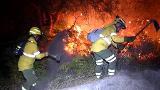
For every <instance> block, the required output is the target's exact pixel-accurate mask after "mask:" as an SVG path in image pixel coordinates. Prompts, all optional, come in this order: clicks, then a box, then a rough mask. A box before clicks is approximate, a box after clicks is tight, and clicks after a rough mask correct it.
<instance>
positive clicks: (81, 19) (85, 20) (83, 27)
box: [48, 0, 160, 56]
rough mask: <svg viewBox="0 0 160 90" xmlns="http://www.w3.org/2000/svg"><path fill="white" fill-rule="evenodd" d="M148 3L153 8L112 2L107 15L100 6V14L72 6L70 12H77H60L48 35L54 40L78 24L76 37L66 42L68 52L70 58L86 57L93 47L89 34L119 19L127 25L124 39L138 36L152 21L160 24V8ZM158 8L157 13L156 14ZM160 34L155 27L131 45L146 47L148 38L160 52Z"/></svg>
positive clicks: (124, 1) (126, 1)
mask: <svg viewBox="0 0 160 90" xmlns="http://www.w3.org/2000/svg"><path fill="white" fill-rule="evenodd" d="M115 1H116V0H115ZM142 1H143V0H142ZM104 2H105V3H109V2H108V1H107V0H104ZM157 2H158V1H157ZM145 3H149V4H151V5H150V6H151V7H150V8H148V7H144V6H141V4H142V5H143V3H139V0H135V1H132V0H118V4H116V2H112V4H113V5H112V13H110V12H107V11H103V9H104V7H105V6H104V5H103V4H102V5H98V6H97V7H98V10H99V11H97V10H95V8H94V7H93V6H92V5H90V4H87V6H86V7H84V6H79V7H76V6H74V5H73V4H72V5H71V7H70V8H71V9H72V8H74V7H76V8H77V10H76V11H72V10H70V9H68V10H66V9H64V11H65V12H64V11H63V10H62V11H60V12H58V17H57V20H56V22H54V24H53V21H52V19H53V18H52V17H54V16H53V15H52V14H51V16H50V19H51V24H50V31H49V34H48V35H49V36H50V37H51V38H53V37H54V36H55V35H56V34H57V33H58V32H60V31H63V30H66V29H69V28H70V27H71V26H72V25H73V24H74V22H75V25H74V27H73V28H72V29H71V32H72V36H71V37H68V38H67V39H66V40H64V41H65V43H66V46H65V50H66V51H67V52H68V53H70V54H74V55H82V56H86V55H88V54H89V52H90V45H91V43H90V42H89V41H87V38H86V37H87V33H89V32H90V31H91V30H92V29H94V28H101V27H103V26H105V25H107V24H109V23H111V22H112V21H113V20H114V17H115V15H119V16H121V17H122V18H123V19H124V20H125V21H126V24H127V29H126V30H122V31H121V32H120V33H119V35H121V36H135V35H136V33H138V32H139V31H140V30H141V29H142V28H143V26H144V25H145V24H146V22H147V20H149V19H151V18H156V19H157V20H160V16H159V15H160V14H159V13H160V10H158V8H159V4H156V3H154V2H149V1H148V2H147V1H146V2H145ZM152 6H154V7H152ZM137 8H138V9H137ZM146 8H147V9H146ZM156 8H157V11H155V10H156ZM154 12H155V13H154ZM153 13H154V14H153ZM159 34H160V33H159V32H158V33H157V32H155V29H154V27H153V25H151V26H149V28H147V29H145V30H144V32H143V33H142V34H140V35H139V36H138V37H137V38H136V40H135V41H134V42H133V43H131V45H133V46H134V47H137V46H140V45H142V43H141V40H142V39H143V37H142V36H143V35H146V36H148V37H149V38H151V40H152V41H155V42H158V45H157V47H159V51H160V44H159V42H160V35H159ZM155 36H156V37H155ZM156 44H157V43H156Z"/></svg>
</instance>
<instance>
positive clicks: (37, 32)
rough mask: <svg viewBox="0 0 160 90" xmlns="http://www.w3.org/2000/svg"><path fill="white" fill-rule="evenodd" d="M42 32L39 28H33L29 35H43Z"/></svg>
mask: <svg viewBox="0 0 160 90" xmlns="http://www.w3.org/2000/svg"><path fill="white" fill-rule="evenodd" d="M41 34H42V33H41V30H40V29H39V28H38V27H32V28H31V29H30V30H29V35H41Z"/></svg>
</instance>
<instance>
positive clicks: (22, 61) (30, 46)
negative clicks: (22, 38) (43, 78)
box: [18, 37, 46, 71]
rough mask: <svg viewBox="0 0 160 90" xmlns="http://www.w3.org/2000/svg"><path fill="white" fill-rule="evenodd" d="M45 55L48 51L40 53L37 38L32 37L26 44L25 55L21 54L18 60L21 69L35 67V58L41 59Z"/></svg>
mask: <svg viewBox="0 0 160 90" xmlns="http://www.w3.org/2000/svg"><path fill="white" fill-rule="evenodd" d="M45 56H46V53H40V51H39V49H38V46H37V42H36V41H35V39H34V38H33V37H30V38H29V39H28V42H27V43H26V44H25V47H24V52H23V55H22V56H20V58H19V61H18V68H19V71H23V70H26V69H31V68H33V64H34V62H35V59H41V58H43V57H45Z"/></svg>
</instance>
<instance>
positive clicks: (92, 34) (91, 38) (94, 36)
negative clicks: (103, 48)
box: [87, 28, 103, 42]
mask: <svg viewBox="0 0 160 90" xmlns="http://www.w3.org/2000/svg"><path fill="white" fill-rule="evenodd" d="M102 31H103V30H102V29H101V28H100V29H94V30H92V31H91V32H90V33H88V35H87V39H88V40H89V41H91V42H95V41H97V40H98V39H100V34H101V33H102Z"/></svg>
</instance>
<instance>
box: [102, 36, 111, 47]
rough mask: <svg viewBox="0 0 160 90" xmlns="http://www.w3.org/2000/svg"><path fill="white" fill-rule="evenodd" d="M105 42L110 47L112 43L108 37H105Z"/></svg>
mask: <svg viewBox="0 0 160 90" xmlns="http://www.w3.org/2000/svg"><path fill="white" fill-rule="evenodd" d="M103 40H104V41H106V42H107V43H108V45H110V44H111V41H110V40H109V38H108V37H104V38H103Z"/></svg>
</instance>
